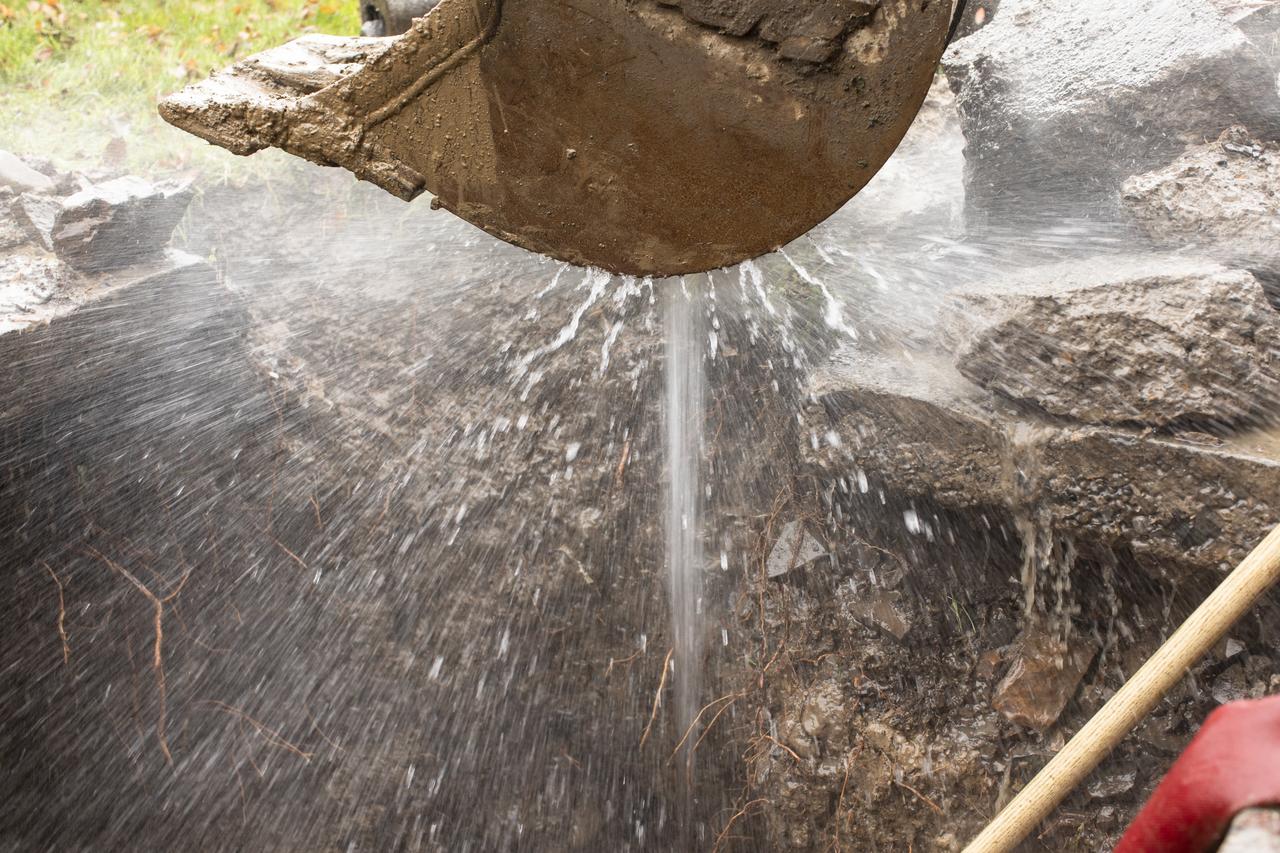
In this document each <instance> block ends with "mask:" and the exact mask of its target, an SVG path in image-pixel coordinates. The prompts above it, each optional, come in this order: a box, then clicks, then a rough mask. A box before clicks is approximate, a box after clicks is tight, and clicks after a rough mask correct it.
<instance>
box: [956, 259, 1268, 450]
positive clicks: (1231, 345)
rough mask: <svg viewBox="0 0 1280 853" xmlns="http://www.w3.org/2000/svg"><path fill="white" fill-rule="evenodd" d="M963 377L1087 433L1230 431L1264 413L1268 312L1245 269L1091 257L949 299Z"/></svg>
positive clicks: (1259, 289)
mask: <svg viewBox="0 0 1280 853" xmlns="http://www.w3.org/2000/svg"><path fill="white" fill-rule="evenodd" d="M952 304H953V306H954V308H955V312H954V313H955V314H956V315H957V316H958V317H959V318H962V319H963V320H965V321H967V324H968V326H969V331H968V335H967V339H966V340H964V341H963V342H962V343H961V345H960V347H959V351H958V353H957V359H956V365H957V367H958V369H959V370H960V372H961V373H962V374H964V375H965V376H966V377H968V378H969V379H971V380H973V381H974V382H976V383H977V384H978V385H980V386H982V387H983V388H986V389H988V390H991V391H995V392H997V393H999V394H1001V395H1003V396H1005V397H1007V398H1009V399H1011V400H1015V401H1018V402H1020V403H1029V404H1033V405H1035V406H1038V407H1039V408H1041V409H1043V410H1044V411H1046V412H1048V413H1049V414H1051V415H1055V416H1059V417H1065V418H1070V419H1072V420H1075V421H1082V422H1085V423H1094V424H1126V423H1133V424H1143V425H1147V426H1155V427H1167V426H1170V425H1174V424H1179V423H1206V422H1208V423H1212V424H1214V425H1217V426H1222V425H1236V424H1241V423H1244V422H1247V421H1249V420H1251V419H1256V418H1261V419H1265V418H1266V417H1267V416H1270V415H1272V414H1275V412H1276V404H1277V402H1278V401H1280V360H1278V357H1280V352H1278V351H1277V347H1280V314H1278V313H1277V312H1276V311H1275V309H1273V308H1272V307H1271V305H1270V303H1269V302H1268V301H1267V299H1266V295H1265V293H1264V292H1263V290H1262V287H1261V286H1260V285H1259V284H1258V281H1257V280H1256V279H1255V278H1254V277H1253V276H1252V275H1251V274H1250V273H1248V272H1244V271H1240V270H1229V269H1227V268H1226V267H1222V266H1219V265H1217V264H1214V263H1211V262H1206V261H1197V260H1186V259H1181V258H1176V257H1164V258H1161V257H1121V258H1108V257H1103V258H1098V259H1095V260H1089V261H1084V262H1073V263H1065V264H1055V265H1050V266H1045V267H1039V268H1036V269H1032V270H1029V271H1026V272H1022V273H1018V274H1014V275H1013V276H1011V277H1009V278H1007V279H1006V280H1003V281H998V282H995V283H992V284H990V285H987V286H985V287H983V288H982V289H978V290H972V291H967V292H963V293H961V294H959V295H957V296H955V297H953V303H952Z"/></svg>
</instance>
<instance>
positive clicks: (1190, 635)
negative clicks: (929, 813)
mask: <svg viewBox="0 0 1280 853" xmlns="http://www.w3.org/2000/svg"><path fill="white" fill-rule="evenodd" d="M1277 580H1280V527H1277V528H1276V529H1275V530H1273V531H1271V533H1270V535H1268V536H1267V538H1266V539H1264V540H1263V541H1262V544H1261V545H1259V546H1258V547H1257V548H1255V549H1254V551H1253V553H1252V554H1250V555H1249V556H1248V557H1246V558H1245V561H1244V562H1243V563H1241V564H1240V565H1239V566H1238V567H1237V568H1236V570H1235V571H1233V572H1232V573H1231V574H1230V575H1228V576H1227V579H1226V580H1224V581H1223V582H1222V584H1221V585H1220V586H1219V587H1218V588H1217V589H1216V590H1214V591H1213V593H1212V594H1211V595H1210V596H1209V597H1208V598H1207V599H1205V601H1204V603H1203V604H1201V605H1200V607H1199V608H1198V609H1197V610H1196V612H1195V613H1192V614H1191V616H1190V617H1189V618H1188V619H1187V621H1186V622H1184V623H1183V624H1182V627H1181V628H1179V629H1178V631H1177V633H1175V634H1174V635H1173V636H1172V637H1170V638H1169V640H1168V641H1167V642H1166V643H1165V644H1164V645H1163V646H1161V647H1160V648H1159V649H1158V650H1157V651H1156V653H1155V654H1154V655H1152V656H1151V659H1150V660H1148V661H1147V662H1146V663H1145V664H1144V665H1143V666H1142V668H1141V669H1139V670H1138V671H1137V673H1135V674H1134V676H1133V677H1132V678H1130V679H1129V680H1128V681H1127V682H1126V683H1125V685H1124V686H1123V687H1121V688H1120V690H1119V692H1117V693H1116V695H1115V696H1113V697H1111V700H1110V701H1109V702H1107V704H1106V705H1104V706H1102V709H1101V710H1100V711H1098V713H1097V714H1095V715H1094V716H1093V718H1092V719H1090V720H1089V722H1088V723H1086V724H1085V726H1084V728H1082V729H1080V731H1079V732H1077V733H1076V736H1075V737H1073V738H1072V739H1071V740H1070V741H1069V742H1068V743H1067V745H1066V746H1064V747H1063V748H1062V750H1061V751H1060V752H1059V753H1058V754H1057V755H1055V756H1054V757H1053V759H1052V760H1051V761H1050V762H1049V763H1048V764H1046V765H1045V767H1044V769H1043V770H1041V771H1040V772H1039V773H1038V774H1036V776H1035V778H1034V779H1032V780H1031V782H1030V783H1028V785H1027V786H1026V787H1025V788H1023V789H1022V791H1021V792H1020V793H1019V794H1018V796H1016V797H1014V799H1013V801H1012V802H1010V803H1009V804H1008V805H1007V806H1005V808H1004V809H1003V810H1002V811H1001V812H1000V814H998V815H996V818H995V820H993V821H992V822H991V823H990V824H988V826H987V828H986V829H984V830H983V831H982V832H981V833H980V834H979V835H978V837H977V838H975V839H974V840H973V841H972V842H970V844H969V846H968V847H966V848H965V853H1005V851H1009V850H1012V849H1013V848H1014V847H1016V846H1017V845H1018V844H1019V843H1021V842H1022V840H1023V839H1024V838H1026V837H1027V836H1028V835H1030V834H1031V831H1032V830H1033V829H1035V827H1036V825H1037V824H1039V823H1040V821H1042V820H1044V819H1045V818H1046V817H1048V816H1049V814H1050V813H1051V812H1052V811H1053V810H1054V809H1055V808H1057V806H1058V804H1059V803H1060V802H1062V800H1063V799H1064V798H1065V797H1066V796H1067V794H1069V793H1071V791H1072V790H1074V789H1075V787H1076V786H1077V785H1079V784H1080V783H1081V782H1082V781H1084V778H1085V777H1086V776H1088V775H1089V774H1090V773H1091V772H1093V769H1094V768H1095V767H1097V766H1098V764H1100V763H1101V762H1102V760H1103V759H1104V758H1106V757H1107V755H1108V754H1109V753H1110V752H1111V750H1113V749H1114V748H1115V747H1116V745H1117V744H1119V743H1120V741H1121V740H1123V739H1124V738H1125V736H1126V735H1128V734H1129V732H1130V731H1132V730H1133V728H1134V727H1135V726H1136V725H1137V724H1138V723H1139V722H1141V721H1142V719H1143V718H1144V717H1146V716H1147V715H1148V714H1150V713H1151V711H1152V709H1153V708H1155V706H1156V705H1157V704H1158V703H1159V702H1160V700H1161V699H1163V698H1164V696H1165V695H1166V694H1167V693H1168V692H1169V691H1170V690H1171V689H1172V688H1173V686H1174V685H1176V684H1177V683H1178V681H1179V680H1181V679H1182V677H1183V675H1184V674H1185V673H1186V671H1187V670H1188V669H1189V668H1190V667H1191V666H1192V665H1194V664H1195V663H1196V662H1197V661H1198V660H1200V658H1202V657H1203V656H1204V655H1205V654H1206V653H1207V652H1208V651H1209V649H1211V648H1212V647H1213V646H1214V645H1215V644H1216V643H1217V642H1218V641H1219V640H1221V639H1222V638H1223V636H1225V635H1226V633H1227V631H1228V630H1230V629H1231V626H1232V625H1234V624H1235V623H1236V622H1237V621H1239V619H1240V617H1241V616H1243V615H1244V614H1245V613H1247V612H1248V611H1249V609H1250V608H1251V607H1253V604H1254V602H1256V601H1257V600H1258V598H1259V597H1261V596H1262V594H1263V593H1265V592H1266V591H1267V590H1268V589H1270V588H1271V587H1272V586H1274V585H1275V583H1276V582H1277Z"/></svg>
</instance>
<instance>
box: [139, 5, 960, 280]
mask: <svg viewBox="0 0 1280 853" xmlns="http://www.w3.org/2000/svg"><path fill="white" fill-rule="evenodd" d="M950 14H951V3H950V2H948V0H442V2H440V4H439V5H438V6H436V7H435V9H434V10H433V11H431V12H430V13H429V14H427V15H426V16H425V17H423V18H420V19H418V20H416V21H415V22H414V23H413V25H412V27H411V28H410V29H409V31H408V32H407V33H405V34H403V35H400V36H397V37H394V38H337V37H331V36H307V37H304V38H300V39H298V40H296V41H294V42H292V43H290V44H287V45H285V46H283V47H280V48H277V49H274V50H270V51H267V52H266V53H262V54H259V55H257V56H253V57H251V58H249V59H247V60H245V61H243V62H241V63H239V64H238V65H236V66H235V67H233V68H231V69H229V70H227V71H224V72H221V73H219V74H216V75H214V76H213V77H212V78H211V79H209V80H207V81H204V82H202V83H199V84H197V85H194V86H192V87H189V88H188V89H186V90H184V91H182V92H179V93H178V94H175V95H173V96H171V97H169V98H167V99H165V100H164V101H163V102H162V104H161V105H160V111H161V114H162V115H163V116H164V118H165V119H166V120H168V121H169V122H171V123H172V124H175V125H177V126H178V127H181V128H183V129H185V130H187V131H190V132H191V133H194V134H196V135H197V136H200V137H202V138H204V139H206V140H208V141H210V142H213V143H215V144H217V145H221V146H223V147H225V148H227V149H229V150H231V151H233V152H235V153H237V154H251V153H253V152H255V151H259V150H261V149H263V148H267V147H277V148H282V149H284V150H285V151H288V152H290V153H293V154H296V155H298V156H300V157H305V158H306V159H308V160H311V161H313V162H316V163H320V164H324V165H332V166H341V167H343V168H346V169H349V170H351V171H352V172H354V173H355V174H356V175H358V176H359V177H360V178H363V179H364V180H367V181H371V182H373V183H375V184H377V185H378V186H380V187H382V188H383V189H385V190H387V191H388V192H390V193H393V194H395V195H397V196H399V197H400V198H403V199H406V200H411V199H413V198H415V197H417V196H418V195H420V194H422V193H424V192H428V193H430V194H431V195H432V196H434V199H435V201H434V202H433V204H434V205H436V206H439V207H443V208H445V209H447V210H449V211H451V212H453V213H455V214H457V215H458V216H460V217H462V218H463V219H466V220H467V221H469V222H471V223H473V224H475V225H477V226H479V227H480V228H483V229H484V230H485V231H488V232H489V233H491V234H494V235H495V236H497V237H500V238H502V239H504V240H508V241H510V242H512V243H515V244H516V245H519V246H523V247H525V248H527V249H532V250H534V251H536V252H542V253H544V254H547V255H550V256H552V257H554V258H559V259H561V260H565V261H570V262H573V263H576V264H583V265H590V266H596V267H601V268H603V269H606V270H610V271H612V272H618V273H627V274H634V275H654V276H661V275H676V274H683V273H690V272H698V271H703V270H708V269H714V268H718V267H724V266H728V265H731V264H734V263H736V262H739V261H743V260H746V259H748V258H752V257H756V256H758V255H761V254H764V253H766V252H769V251H772V250H774V249H776V248H778V247H779V246H782V245H784V244H786V243H787V242H789V241H791V240H793V239H795V238H796V237H798V236H800V235H802V234H804V233H805V232H807V231H808V230H810V229H811V228H813V227H814V226H815V225H817V224H818V223H819V222H821V221H822V220H824V219H826V218H827V217H828V216H830V215H831V214H832V213H834V212H835V211H836V210H837V209H839V208H840V206H841V205H843V204H844V203H845V202H846V201H847V200H848V199H849V198H851V197H852V196H853V195H854V194H855V193H857V192H858V191H859V190H860V189H862V187H863V186H864V185H865V184H866V183H867V182H868V181H869V180H870V179H871V178H872V176H873V175H875V173H876V171H877V170H878V169H879V168H880V167H881V166H882V165H883V164H884V162H885V161H886V160H887V159H888V158H889V156H890V154H892V153H893V151H894V149H895V148H896V147H897V145H898V143H899V142H900V141H901V139H902V137H903V136H904V135H905V134H906V131H907V128H908V127H909V126H910V124H911V122H912V120H913V118H914V117H915V115H916V112H917V111H918V110H919V108H920V105H921V104H922V103H923V101H924V97H925V94H926V92H927V91H928V89H929V86H930V83H931V81H932V79H933V76H934V73H935V69H936V67H937V64H938V62H939V60H940V58H941V55H942V51H943V49H944V47H945V43H946V38H947V28H948V23H949V20H950Z"/></svg>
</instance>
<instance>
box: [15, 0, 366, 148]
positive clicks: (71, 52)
mask: <svg viewBox="0 0 1280 853" xmlns="http://www.w3.org/2000/svg"><path fill="white" fill-rule="evenodd" d="M357 8H358V7H357V5H356V4H355V3H353V2H350V0H238V2H215V1H214V0H44V1H43V2H37V1H36V0H31V2H28V0H0V148H6V149H8V150H11V151H14V152H17V153H23V154H40V155H43V156H47V157H50V158H52V159H54V160H55V161H56V162H58V163H60V164H62V165H67V166H78V167H82V168H83V167H88V166H93V165H98V164H106V165H113V166H128V167H129V168H132V169H136V170H138V171H141V172H144V173H146V172H154V171H156V170H157V169H161V170H170V169H184V168H188V167H191V166H197V165H206V166H207V165H210V164H217V168H219V169H233V170H245V169H250V168H255V167H251V166H249V165H248V164H250V163H254V162H255V161H254V160H239V159H236V160H234V161H229V160H228V158H227V157H226V156H225V155H224V154H221V153H218V152H215V151H214V150H213V149H211V148H210V147H209V146H206V145H204V143H202V142H200V141H198V140H195V139H192V138H190V137H188V136H186V135H185V134H183V133H180V132H179V131H177V130H174V129H172V128H169V127H168V126H167V125H165V124H164V123H163V122H162V121H161V120H160V118H159V117H158V116H157V115H156V111H155V103H156V100H157V99H158V98H159V97H160V96H161V95H164V94H166V93H168V92H171V91H173V90H175V89H178V88H180V87H181V86H183V85H185V84H186V83H187V82H189V81H191V80H196V79H200V78H202V77H204V76H206V75H207V74H209V72H211V71H213V70H216V69H219V68H222V67H225V66H227V65H229V64H231V63H232V62H233V61H234V60H236V59H241V58H243V57H245V56H248V55H250V54H252V53H256V52H257V51H260V50H264V49H266V48H268V47H272V46H274V45H277V44H280V43H282V42H285V41H288V40H289V39H290V38H293V37H295V36H298V35H300V34H302V33H306V32H325V33H340V34H352V35H354V34H355V33H357V32H358V31H359V19H358V14H357ZM277 162H278V161H277Z"/></svg>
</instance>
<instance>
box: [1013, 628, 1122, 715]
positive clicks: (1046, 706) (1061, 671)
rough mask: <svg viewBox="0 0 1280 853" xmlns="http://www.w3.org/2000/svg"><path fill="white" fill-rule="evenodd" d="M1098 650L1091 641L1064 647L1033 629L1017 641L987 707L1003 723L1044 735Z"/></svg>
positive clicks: (1077, 639) (1053, 638)
mask: <svg viewBox="0 0 1280 853" xmlns="http://www.w3.org/2000/svg"><path fill="white" fill-rule="evenodd" d="M1097 655H1098V647H1097V645H1096V644H1094V643H1093V642H1092V641H1091V640H1087V639H1084V638H1079V637H1076V638H1073V639H1072V642H1070V643H1064V642H1062V641H1061V640H1059V639H1058V638H1056V637H1054V636H1052V635H1051V634H1049V633H1047V632H1045V631H1043V630H1041V629H1037V628H1028V629H1027V630H1026V631H1024V632H1023V635H1022V636H1021V637H1020V638H1019V639H1018V643H1017V650H1016V653H1015V656H1014V659H1013V663H1012V664H1011V665H1010V667H1009V671H1008V673H1006V674H1005V677H1004V678H1003V679H1002V680H1001V681H1000V684H999V685H997V687H996V692H995V696H994V697H993V698H992V700H991V706H992V707H993V708H995V709H996V710H997V711H999V712H1000V713H1001V714H1002V715H1003V716H1004V718H1005V719H1006V720H1008V721H1009V722H1011V723H1015V724H1017V725H1020V726H1026V727H1027V728H1032V729H1036V730H1037V731H1044V730H1046V729H1048V728H1049V727H1050V726H1052V725H1053V724H1054V723H1056V722H1057V721H1058V717H1060V716H1062V711H1063V710H1064V709H1065V708H1066V707H1067V703H1068V702H1069V701H1071V697H1072V696H1074V695H1075V693H1076V689H1077V688H1079V686H1080V682H1081V680H1082V679H1083V678H1084V675H1085V673H1086V672H1088V671H1089V666H1090V665H1091V664H1092V663H1093V659H1094V658H1095V657H1097Z"/></svg>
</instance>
